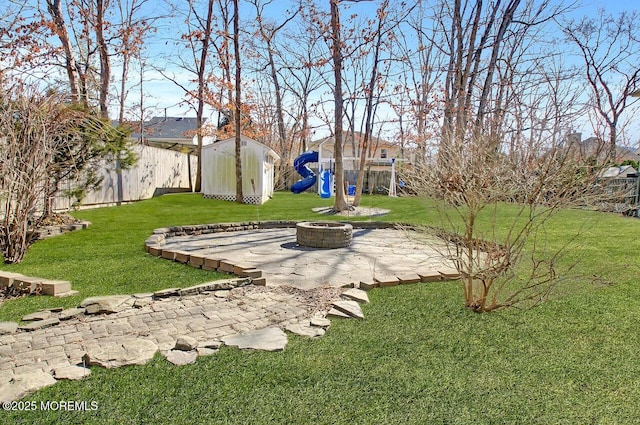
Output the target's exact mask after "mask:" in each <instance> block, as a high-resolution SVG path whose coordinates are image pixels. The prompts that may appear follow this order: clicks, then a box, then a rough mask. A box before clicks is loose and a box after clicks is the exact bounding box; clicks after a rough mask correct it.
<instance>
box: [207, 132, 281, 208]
mask: <svg viewBox="0 0 640 425" xmlns="http://www.w3.org/2000/svg"><path fill="white" fill-rule="evenodd" d="M241 144H242V145H241V156H242V194H243V197H244V202H245V203H246V204H256V205H260V204H264V203H265V202H267V201H268V200H269V199H270V198H271V197H273V186H274V165H275V163H276V162H277V161H279V160H280V156H279V155H278V154H277V153H275V151H274V150H273V149H271V148H270V147H268V146H265V145H263V144H262V143H260V142H257V141H255V140H253V139H251V138H249V137H246V136H242V138H241ZM202 194H203V195H204V197H205V198H214V199H222V200H225V201H235V199H236V160H235V138H233V137H231V138H229V139H224V140H219V141H216V142H214V143H212V144H210V145H207V146H203V147H202Z"/></svg>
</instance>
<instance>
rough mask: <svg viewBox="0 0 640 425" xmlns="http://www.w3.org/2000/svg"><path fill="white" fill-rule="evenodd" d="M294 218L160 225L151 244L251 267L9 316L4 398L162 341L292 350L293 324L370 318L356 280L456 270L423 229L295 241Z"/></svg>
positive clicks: (0, 385)
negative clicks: (226, 276)
mask: <svg viewBox="0 0 640 425" xmlns="http://www.w3.org/2000/svg"><path fill="white" fill-rule="evenodd" d="M290 224H291V222H263V223H236V224H214V225H198V226H184V227H176V228H167V229H157V230H156V231H154V235H153V236H152V237H150V238H149V240H147V242H146V249H147V252H149V253H151V254H152V255H159V256H162V257H163V258H167V259H169V260H173V261H180V262H183V263H186V264H190V265H192V266H194V267H202V268H206V269H208V270H222V271H227V272H232V273H236V274H238V275H241V274H244V275H245V276H246V278H244V279H231V280H228V281H214V282H209V283H205V284H201V285H197V286H194V287H190V288H170V289H166V290H163V291H158V292H156V293H155V294H137V295H120V296H110V297H92V298H89V299H86V300H84V301H83V302H82V303H81V305H80V306H79V307H78V308H74V309H68V310H64V311H41V312H35V313H33V314H30V315H28V316H25V317H24V318H23V320H25V321H26V320H30V321H31V322H30V323H29V324H26V325H21V326H19V327H18V326H17V324H15V323H7V322H3V323H0V401H10V400H16V399H19V398H21V397H23V396H25V395H26V394H29V393H30V392H33V391H35V390H37V389H39V388H43V387H45V386H48V385H53V384H54V383H55V382H57V380H60V379H82V378H84V377H86V376H87V375H89V373H90V369H88V368H87V366H91V365H99V366H102V367H107V368H111V367H119V366H122V365H126V364H144V363H146V362H148V361H150V360H151V359H152V358H153V357H154V356H155V354H156V353H157V352H161V353H162V354H163V355H164V356H165V357H166V359H167V360H168V361H169V362H171V363H173V364H176V365H183V364H188V363H192V362H194V361H195V360H196V358H197V357H198V356H205V355H211V354H214V353H215V352H216V350H217V349H218V348H219V347H220V346H221V344H227V345H232V346H237V347H240V348H249V349H264V350H282V349H284V348H285V346H286V344H287V337H286V334H285V333H284V330H287V331H289V332H293V333H296V334H299V335H305V336H309V337H317V336H322V335H323V334H324V333H325V330H326V328H327V327H328V326H329V325H330V321H329V320H328V318H333V317H339V318H357V319H363V318H364V314H363V313H362V310H361V308H360V303H367V302H368V301H369V300H368V297H367V295H366V293H365V292H364V291H362V290H361V289H358V288H362V289H371V288H373V287H376V286H392V285H398V284H404V283H417V282H421V281H422V282H427V281H433V280H443V279H447V278H455V277H456V274H457V272H455V270H453V271H452V267H451V263H450V262H449V261H448V260H446V259H445V257H444V256H443V255H442V252H443V251H444V249H443V248H444V247H443V246H442V245H439V244H437V243H435V242H433V241H425V240H418V239H417V237H418V234H412V233H407V232H404V231H401V230H397V229H391V228H356V227H355V226H354V231H353V241H352V244H351V246H349V247H347V248H339V249H332V250H316V249H309V248H302V247H299V246H297V244H296V243H295V240H296V237H295V228H289V226H290ZM383 224H384V223H383ZM365 225H366V224H365ZM370 225H371V226H377V225H378V224H375V223H372V224H370ZM187 233H188V234H187ZM252 279H253V280H252ZM252 282H253V283H255V284H258V283H259V284H262V285H264V284H266V285H267V286H256V285H250V283H252ZM347 288H351V289H347Z"/></svg>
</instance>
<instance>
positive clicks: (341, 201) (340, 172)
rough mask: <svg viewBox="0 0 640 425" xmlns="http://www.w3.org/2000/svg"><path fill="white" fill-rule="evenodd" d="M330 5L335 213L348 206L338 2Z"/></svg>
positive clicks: (332, 0)
mask: <svg viewBox="0 0 640 425" xmlns="http://www.w3.org/2000/svg"><path fill="white" fill-rule="evenodd" d="M329 1H330V3H331V33H332V41H333V43H332V52H331V56H332V59H333V77H334V79H335V88H334V90H333V100H334V103H335V105H334V120H335V122H334V125H335V130H334V137H335V148H334V153H335V157H336V176H335V182H336V200H335V203H334V205H333V209H334V210H335V211H336V212H340V211H346V210H348V209H349V204H348V203H347V199H346V196H345V193H344V164H343V159H342V158H343V155H342V151H343V145H342V140H343V136H342V110H343V103H344V100H343V98H342V45H341V44H342V42H341V37H340V30H341V29H340V11H339V9H338V1H339V0H329Z"/></svg>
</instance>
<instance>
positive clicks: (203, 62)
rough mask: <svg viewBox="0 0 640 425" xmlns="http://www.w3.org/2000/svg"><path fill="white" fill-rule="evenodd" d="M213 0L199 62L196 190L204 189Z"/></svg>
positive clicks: (208, 13) (209, 2)
mask: <svg viewBox="0 0 640 425" xmlns="http://www.w3.org/2000/svg"><path fill="white" fill-rule="evenodd" d="M213 2H214V0H209V1H208V3H207V20H206V22H205V28H204V34H203V37H202V40H201V42H202V50H201V51H200V63H199V64H198V109H197V110H196V127H197V129H196V131H197V133H196V134H197V136H196V137H197V141H198V147H197V148H196V156H197V158H198V162H197V164H198V165H197V167H196V182H195V188H194V189H195V192H200V191H201V190H202V125H203V124H204V119H203V117H204V106H205V99H204V96H205V93H204V92H205V86H206V84H207V81H206V80H207V75H206V72H207V59H208V56H209V44H210V43H211V23H212V22H211V21H212V20H213Z"/></svg>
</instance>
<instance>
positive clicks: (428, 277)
mask: <svg viewBox="0 0 640 425" xmlns="http://www.w3.org/2000/svg"><path fill="white" fill-rule="evenodd" d="M298 223H300V221H296V220H270V221H247V222H239V223H211V224H196V225H186V226H172V227H162V228H158V229H155V230H154V231H153V234H152V235H151V236H149V237H148V238H147V240H146V241H145V250H146V251H147V253H149V254H150V255H153V256H155V257H162V258H164V259H167V260H171V261H175V262H178V263H182V264H188V265H190V266H192V267H196V268H201V269H203V270H209V271H220V272H225V273H231V274H235V275H236V276H238V277H241V278H250V279H251V280H252V283H253V284H254V285H263V286H264V285H266V284H267V280H266V277H265V276H263V274H262V273H263V272H262V270H259V269H255V268H253V267H250V266H246V265H242V264H235V263H232V262H230V261H229V260H227V259H221V258H218V257H217V256H215V255H208V254H194V253H189V252H185V251H173V250H168V249H163V246H165V243H166V240H167V239H169V238H172V237H177V236H197V235H206V234H211V233H224V232H240V231H246V230H263V229H289V228H295V227H296V225H297V224H298ZM336 223H345V224H350V225H351V226H352V227H353V229H371V230H375V229H394V230H402V229H407V230H416V229H417V226H415V225H413V224H408V223H389V222H384V221H336ZM459 278H460V273H459V272H458V271H457V270H455V269H452V268H449V269H442V270H437V271H434V270H424V271H422V270H417V271H415V273H408V274H404V275H401V276H376V277H374V278H373V279H372V280H371V281H369V282H359V283H357V284H352V287H358V288H360V289H364V290H370V289H373V288H377V287H386V286H395V285H399V284H407V283H418V282H435V281H443V280H456V279H459Z"/></svg>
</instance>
